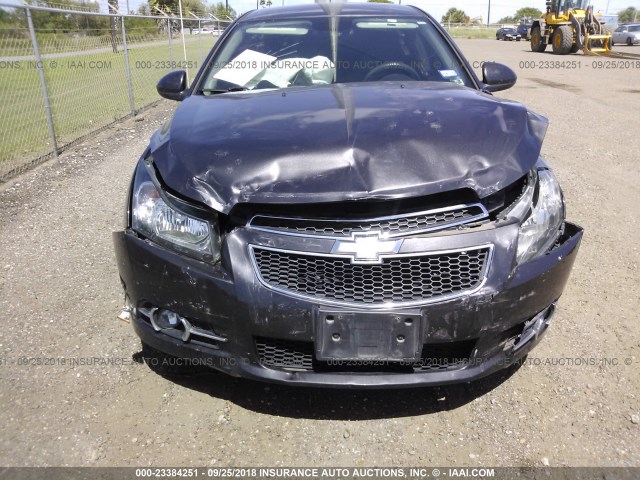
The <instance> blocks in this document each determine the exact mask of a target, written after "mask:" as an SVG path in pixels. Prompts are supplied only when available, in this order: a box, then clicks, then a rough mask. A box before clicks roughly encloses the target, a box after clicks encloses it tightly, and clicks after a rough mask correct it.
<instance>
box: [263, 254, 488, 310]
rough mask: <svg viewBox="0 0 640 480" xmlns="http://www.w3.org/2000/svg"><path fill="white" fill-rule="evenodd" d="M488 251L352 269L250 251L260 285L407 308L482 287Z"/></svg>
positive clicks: (344, 262)
mask: <svg viewBox="0 0 640 480" xmlns="http://www.w3.org/2000/svg"><path fill="white" fill-rule="evenodd" d="M490 251H491V248H490V247H488V246H487V247H481V248H477V249H469V250H466V251H458V252H449V253H435V254H419V255H416V256H396V257H391V258H384V259H383V261H382V263H381V264H376V265H358V264H356V265H354V264H352V263H351V262H350V260H349V259H345V258H340V257H332V256H315V255H308V254H303V253H293V252H284V251H277V250H271V249H266V248H261V247H253V255H254V257H255V261H256V265H257V268H258V273H259V275H260V277H261V278H262V280H263V281H264V283H266V284H267V285H268V286H270V287H271V288H274V289H276V290H284V291H288V292H292V293H295V294H299V295H304V296H308V297H314V298H325V299H328V300H335V301H339V302H344V303H355V304H383V303H406V302H416V301H424V300H430V299H435V298H438V297H441V296H446V295H451V294H456V293H463V292H465V291H470V290H473V289H475V288H477V287H479V286H480V285H481V284H482V281H483V279H484V273H485V270H486V267H487V261H488V258H489V253H490Z"/></svg>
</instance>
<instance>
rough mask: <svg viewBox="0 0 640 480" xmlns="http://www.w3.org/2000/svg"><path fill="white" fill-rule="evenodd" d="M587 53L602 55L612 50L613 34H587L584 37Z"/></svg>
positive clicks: (585, 51)
mask: <svg viewBox="0 0 640 480" xmlns="http://www.w3.org/2000/svg"><path fill="white" fill-rule="evenodd" d="M583 50H584V53H585V55H602V54H607V53H610V52H611V35H587V36H586V38H585V39H584V48H583Z"/></svg>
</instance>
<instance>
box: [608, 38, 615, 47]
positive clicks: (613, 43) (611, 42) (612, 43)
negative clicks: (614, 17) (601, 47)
mask: <svg viewBox="0 0 640 480" xmlns="http://www.w3.org/2000/svg"><path fill="white" fill-rule="evenodd" d="M609 43H610V44H611V46H612V47H613V46H614V45H615V44H616V42H614V41H613V37H611V41H610V42H609Z"/></svg>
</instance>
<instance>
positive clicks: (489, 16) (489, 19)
mask: <svg viewBox="0 0 640 480" xmlns="http://www.w3.org/2000/svg"><path fill="white" fill-rule="evenodd" d="M490 23H491V0H489V9H488V10H487V27H488V26H489V24H490Z"/></svg>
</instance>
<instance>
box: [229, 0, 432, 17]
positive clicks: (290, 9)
mask: <svg viewBox="0 0 640 480" xmlns="http://www.w3.org/2000/svg"><path fill="white" fill-rule="evenodd" d="M421 14H423V12H422V11H421V10H419V9H418V8H416V7H412V6H408V5H396V4H394V3H323V4H318V3H312V4H305V5H291V6H286V7H270V8H263V9H260V10H252V11H251V12H249V13H247V14H246V15H243V16H242V18H241V19H240V21H246V20H251V21H253V20H266V19H274V18H280V19H282V18H297V17H320V16H333V15H338V16H355V15H385V16H388V15H392V16H396V17H402V16H415V15H421Z"/></svg>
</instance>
